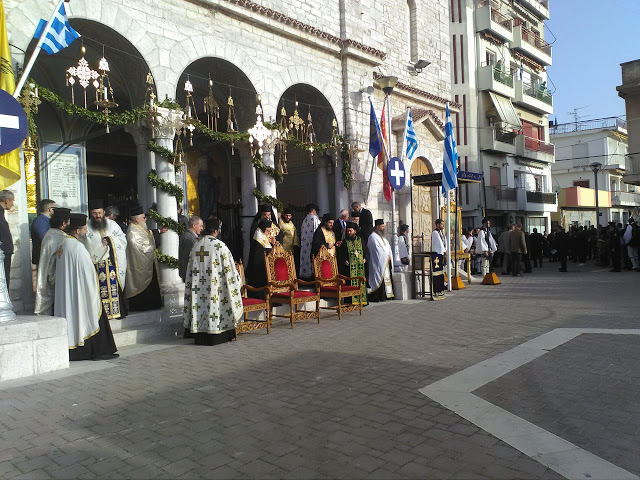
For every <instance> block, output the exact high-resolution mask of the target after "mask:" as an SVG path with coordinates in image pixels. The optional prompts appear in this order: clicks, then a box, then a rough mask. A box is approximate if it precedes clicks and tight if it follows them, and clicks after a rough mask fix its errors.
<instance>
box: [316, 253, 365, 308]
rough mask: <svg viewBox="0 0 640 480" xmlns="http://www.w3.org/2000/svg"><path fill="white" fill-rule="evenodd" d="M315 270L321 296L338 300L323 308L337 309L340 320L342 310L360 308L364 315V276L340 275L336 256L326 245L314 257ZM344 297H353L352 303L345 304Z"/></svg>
mask: <svg viewBox="0 0 640 480" xmlns="http://www.w3.org/2000/svg"><path fill="white" fill-rule="evenodd" d="M313 271H314V273H315V278H316V281H317V282H319V283H320V298H331V299H334V300H336V301H337V302H338V304H337V305H336V306H335V307H322V308H325V309H330V310H336V311H337V312H338V319H340V320H341V319H342V312H353V311H355V310H359V311H360V315H362V303H363V302H362V301H361V300H362V297H363V296H364V294H365V292H366V283H367V281H366V280H365V278H364V277H346V276H344V275H340V273H339V271H338V261H337V260H336V257H334V256H333V255H331V253H329V250H328V249H327V247H325V246H324V245H323V246H322V247H320V251H319V252H318V253H317V255H315V256H314V257H313ZM354 283H355V285H354ZM363 287H364V288H363ZM358 297H360V298H358ZM344 298H351V302H352V303H351V305H345V304H343V303H342V299H344Z"/></svg>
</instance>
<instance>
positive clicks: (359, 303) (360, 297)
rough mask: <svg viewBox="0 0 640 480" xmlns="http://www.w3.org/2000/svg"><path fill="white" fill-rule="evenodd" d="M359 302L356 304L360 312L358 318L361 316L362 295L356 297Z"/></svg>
mask: <svg viewBox="0 0 640 480" xmlns="http://www.w3.org/2000/svg"><path fill="white" fill-rule="evenodd" d="M358 298H359V299H360V301H359V302H358V309H359V310H360V316H362V295H360V296H359V297H358Z"/></svg>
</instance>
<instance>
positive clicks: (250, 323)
mask: <svg viewBox="0 0 640 480" xmlns="http://www.w3.org/2000/svg"><path fill="white" fill-rule="evenodd" d="M236 270H238V274H239V275H240V280H241V281H242V309H243V310H244V321H243V322H239V323H238V326H237V327H236V337H237V335H238V333H244V332H251V331H253V330H258V329H260V328H266V329H267V333H269V328H270V326H271V310H270V309H269V297H270V296H271V289H270V288H269V287H259V288H256V287H252V286H251V285H247V281H246V279H245V276H244V265H242V262H236ZM247 291H251V292H264V295H265V299H264V300H262V299H261V298H249V297H248V296H247ZM261 311H264V320H253V319H249V312H261Z"/></svg>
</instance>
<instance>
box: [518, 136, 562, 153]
mask: <svg viewBox="0 0 640 480" xmlns="http://www.w3.org/2000/svg"><path fill="white" fill-rule="evenodd" d="M524 148H525V149H526V150H531V151H535V152H540V153H548V154H549V155H553V154H554V153H555V145H554V144H553V143H545V142H543V141H542V140H538V139H537V138H531V137H524Z"/></svg>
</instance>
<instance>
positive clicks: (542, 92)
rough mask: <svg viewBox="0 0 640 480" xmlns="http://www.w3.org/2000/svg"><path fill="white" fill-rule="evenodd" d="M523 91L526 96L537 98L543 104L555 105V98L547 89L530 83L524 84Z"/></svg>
mask: <svg viewBox="0 0 640 480" xmlns="http://www.w3.org/2000/svg"><path fill="white" fill-rule="evenodd" d="M522 91H523V93H524V94H525V95H529V96H530V97H534V98H537V99H538V100H540V101H541V102H544V103H546V104H547V105H553V97H552V96H551V94H550V93H549V90H548V89H547V88H546V87H541V86H536V85H532V84H530V83H523V84H522Z"/></svg>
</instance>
